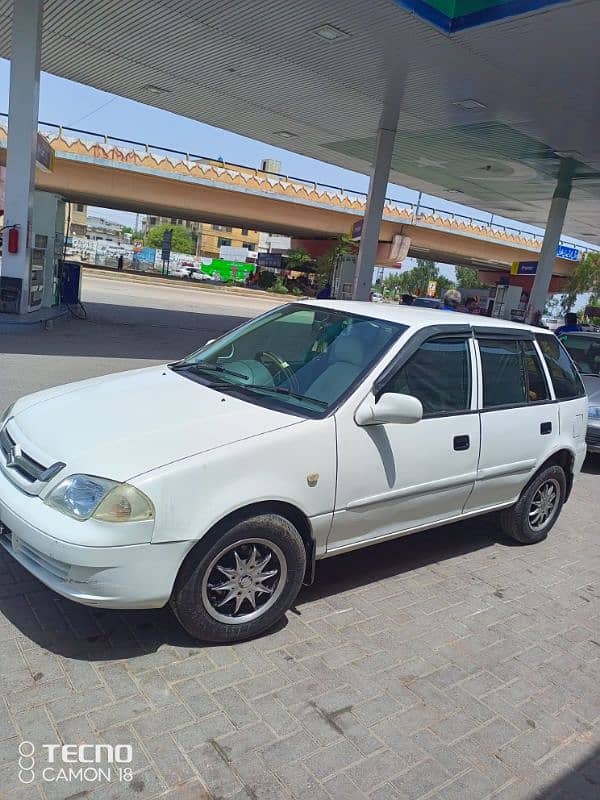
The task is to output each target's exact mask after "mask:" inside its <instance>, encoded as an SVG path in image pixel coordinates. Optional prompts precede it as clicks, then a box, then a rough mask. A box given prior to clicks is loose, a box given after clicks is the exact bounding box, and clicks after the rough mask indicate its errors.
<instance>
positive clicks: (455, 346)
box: [381, 337, 471, 417]
mask: <svg viewBox="0 0 600 800" xmlns="http://www.w3.org/2000/svg"><path fill="white" fill-rule="evenodd" d="M381 391H382V393H384V392H397V393H399V394H410V395H412V396H413V397H417V398H418V399H419V400H420V401H421V403H422V404H423V416H424V417H428V416H429V417H431V416H436V415H438V414H452V413H457V412H461V411H468V410H469V409H470V408H471V357H470V352H469V340H468V339H466V338H455V337H449V338H442V337H440V338H435V339H430V340H429V341H427V342H425V343H424V344H422V345H421V347H420V348H419V349H418V350H417V352H416V353H414V355H412V356H411V357H410V358H409V360H408V361H407V362H406V363H405V364H403V365H402V366H401V367H400V368H399V369H398V371H397V372H396V373H395V374H394V375H393V376H392V377H391V378H390V380H389V381H388V382H387V383H386V385H385V386H384V388H383V389H382V390H381Z"/></svg>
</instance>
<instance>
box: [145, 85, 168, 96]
mask: <svg viewBox="0 0 600 800" xmlns="http://www.w3.org/2000/svg"><path fill="white" fill-rule="evenodd" d="M142 89H145V91H147V92H150V94H168V93H169V92H170V91H171V90H170V89H165V88H164V86H157V85H156V84H155V83H147V84H146V85H145V86H142Z"/></svg>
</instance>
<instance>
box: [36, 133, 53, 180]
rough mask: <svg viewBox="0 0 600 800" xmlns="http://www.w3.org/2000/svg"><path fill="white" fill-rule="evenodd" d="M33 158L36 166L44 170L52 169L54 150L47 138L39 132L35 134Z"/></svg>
mask: <svg viewBox="0 0 600 800" xmlns="http://www.w3.org/2000/svg"><path fill="white" fill-rule="evenodd" d="M35 160H36V163H37V165H38V167H40V168H41V169H43V170H44V172H52V170H53V169H54V150H53V148H52V145H51V144H50V142H49V141H48V139H46V137H45V136H42V134H41V133H38V135H37V146H36V153H35Z"/></svg>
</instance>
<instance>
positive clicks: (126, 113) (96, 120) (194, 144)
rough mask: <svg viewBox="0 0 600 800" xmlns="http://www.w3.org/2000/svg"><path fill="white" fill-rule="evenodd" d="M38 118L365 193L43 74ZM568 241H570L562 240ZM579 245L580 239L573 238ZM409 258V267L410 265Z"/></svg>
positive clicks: (3, 95)
mask: <svg viewBox="0 0 600 800" xmlns="http://www.w3.org/2000/svg"><path fill="white" fill-rule="evenodd" d="M9 79H10V62H9V61H7V60H6V59H0V112H3V113H5V114H6V113H7V112H8V97H9ZM39 119H40V120H41V121H43V122H47V123H55V124H57V125H64V126H69V127H73V128H79V129H81V130H86V131H91V132H94V133H102V134H105V133H106V134H108V135H110V136H113V137H121V138H123V139H130V140H134V141H137V142H144V143H148V144H152V145H156V146H160V147H170V148H173V149H175V150H180V151H182V152H192V153H195V154H198V155H202V156H207V157H209V158H213V159H217V158H222V159H223V160H224V161H229V162H233V163H237V164H244V165H247V166H253V167H258V166H260V162H261V161H262V160H263V159H265V158H272V159H275V160H277V161H280V162H281V168H282V172H284V173H285V174H286V175H290V176H296V177H301V178H307V179H310V180H316V181H318V182H319V183H326V184H331V185H333V186H337V187H343V188H345V189H348V190H354V191H363V192H366V191H367V188H368V176H367V175H363V174H361V173H357V172H352V171H350V170H347V169H342V168H341V167H337V166H335V165H333V164H327V163H325V162H322V161H317V160H315V159H312V158H307V157H306V156H302V155H298V154H297V153H293V152H291V151H289V150H284V149H282V148H278V147H273V146H272V145H269V144H265V143H264V142H259V141H255V140H253V139H249V138H247V137H245V136H240V135H239V134H236V133H232V132H231V131H226V130H222V129H220V128H215V127H213V126H212V125H206V124H205V123H202V122H197V121H196V120H191V119H188V118H186V117H180V116H177V115H175V114H172V113H170V112H168V111H163V110H162V109H158V108H154V107H153V106H147V105H144V104H143V103H137V102H135V101H133V100H127V99H125V98H123V97H118V96H117V95H113V94H108V93H107V92H102V91H99V90H98V89H93V88H92V87H89V86H84V85H83V84H80V83H75V82H73V81H68V80H65V79H64V78H58V77H56V76H55V75H50V74H49V73H45V72H42V74H41V79H40V106H39ZM387 196H388V197H390V198H393V199H395V200H402V201H407V202H413V203H414V202H416V201H417V198H418V194H417V192H416V191H414V190H412V189H408V188H406V187H403V186H397V185H394V184H390V185H389V186H388V192H387ZM422 203H423V205H430V206H434V207H435V208H438V209H443V210H447V211H456V212H458V213H463V214H467V215H468V216H473V217H476V218H479V219H481V220H484V221H486V222H487V221H489V219H490V214H489V213H488V212H486V211H481V210H478V209H473V208H469V207H467V206H462V205H460V204H457V203H451V202H448V201H447V200H443V199H441V198H436V197H431V196H427V195H424V196H423V198H422ZM89 213H90V214H97V215H98V216H103V217H105V218H107V219H112V220H115V221H117V222H121V223H123V224H125V225H130V226H131V227H134V226H135V224H136V215H135V214H134V213H130V212H124V211H117V210H111V209H99V208H95V207H92V206H90V207H89ZM494 221H495V222H498V223H499V224H507V225H512V226H513V227H515V228H520V229H521V230H525V231H530V232H536V233H543V230H541V229H540V228H536V227H534V226H531V225H526V224H525V223H522V222H515V221H514V220H510V219H506V218H502V217H498V216H497V215H496V216H495V217H494ZM564 239H565V240H569V237H564ZM573 241H576V240H573ZM408 262H412V259H407V261H406V262H405V266H411V264H410V263H408ZM440 267H441V272H442V274H444V275H446V276H447V277H450V278H454V268H453V267H451V266H444V265H440Z"/></svg>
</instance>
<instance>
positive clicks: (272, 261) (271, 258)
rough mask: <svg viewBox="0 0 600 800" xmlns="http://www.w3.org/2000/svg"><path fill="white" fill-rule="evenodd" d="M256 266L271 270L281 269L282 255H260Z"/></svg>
mask: <svg viewBox="0 0 600 800" xmlns="http://www.w3.org/2000/svg"><path fill="white" fill-rule="evenodd" d="M256 265H257V266H258V267H267V268H269V269H281V267H282V266H283V262H282V259H281V253H259V254H258V257H257V259H256Z"/></svg>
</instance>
